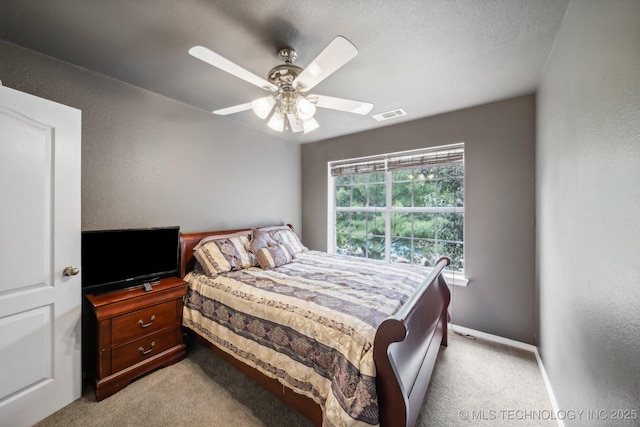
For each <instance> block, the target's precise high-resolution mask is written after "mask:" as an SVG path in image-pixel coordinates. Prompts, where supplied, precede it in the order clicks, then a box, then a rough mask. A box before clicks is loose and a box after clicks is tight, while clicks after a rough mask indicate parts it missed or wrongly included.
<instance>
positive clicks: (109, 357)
mask: <svg viewBox="0 0 640 427" xmlns="http://www.w3.org/2000/svg"><path fill="white" fill-rule="evenodd" d="M186 292H187V286H186V282H185V281H184V280H181V279H179V278H177V277H170V278H166V279H162V280H160V282H159V283H158V284H156V285H154V286H153V289H152V290H150V291H145V290H144V289H142V288H133V289H125V290H122V291H116V292H110V293H106V294H100V295H93V294H88V295H86V298H87V300H88V304H87V306H88V311H90V313H89V316H88V318H89V322H88V323H89V324H88V327H89V328H90V329H89V331H87V332H88V333H87V334H86V335H87V336H88V337H89V342H88V343H86V345H87V347H86V348H87V349H88V351H89V356H90V357H89V359H88V360H89V365H90V366H88V369H87V373H88V374H89V375H90V376H91V377H92V378H93V383H94V385H95V391H96V398H97V400H102V399H104V398H106V397H109V396H111V395H112V394H114V393H116V392H117V391H119V390H121V389H122V388H124V387H126V386H127V385H128V384H129V383H130V382H131V380H133V379H135V378H137V377H139V376H141V375H144V374H146V373H148V372H150V371H152V370H153V369H156V368H158V367H161V366H168V365H171V364H173V363H176V362H178V361H180V360H182V359H183V358H184V357H185V356H186V354H187V352H186V345H185V344H184V342H183V339H182V304H183V297H184V295H185V294H186Z"/></svg>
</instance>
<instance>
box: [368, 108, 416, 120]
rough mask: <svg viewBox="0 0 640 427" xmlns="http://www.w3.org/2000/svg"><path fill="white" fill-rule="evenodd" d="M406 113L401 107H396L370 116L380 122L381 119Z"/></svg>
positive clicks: (392, 117) (393, 117)
mask: <svg viewBox="0 0 640 427" xmlns="http://www.w3.org/2000/svg"><path fill="white" fill-rule="evenodd" d="M406 115H407V113H406V112H405V111H404V110H403V109H402V108H398V109H397V110H391V111H387V112H385V113H380V114H375V115H373V116H371V117H373V118H374V119H376V120H377V121H379V122H381V121H383V120H389V119H395V118H396V117H401V116H406Z"/></svg>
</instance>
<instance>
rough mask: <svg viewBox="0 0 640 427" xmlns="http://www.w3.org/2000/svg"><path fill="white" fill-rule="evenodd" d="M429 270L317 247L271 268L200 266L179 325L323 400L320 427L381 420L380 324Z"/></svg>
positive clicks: (192, 276)
mask: <svg viewBox="0 0 640 427" xmlns="http://www.w3.org/2000/svg"><path fill="white" fill-rule="evenodd" d="M425 277H426V274H425V273H424V270H420V269H418V268H411V267H407V266H401V265H389V264H384V263H380V262H377V261H371V260H366V259H358V258H349V257H343V256H339V255H329V254H326V253H324V252H317V251H307V252H303V253H300V254H297V255H296V258H295V259H294V260H293V262H291V263H289V264H286V265H283V266H281V267H278V268H276V269H273V270H263V269H261V268H259V267H252V268H247V269H243V270H239V271H232V272H228V273H223V274H220V275H218V276H207V275H205V274H204V272H202V270H201V269H199V268H197V267H196V269H195V270H194V271H193V272H191V273H189V274H188V275H187V277H186V280H187V281H188V282H189V289H188V294H187V300H186V302H185V308H184V316H183V323H184V325H185V326H186V327H188V328H190V329H192V330H194V331H195V332H197V333H198V334H200V335H202V336H203V337H205V338H206V339H208V340H209V341H211V342H212V343H214V344H216V345H218V346H219V347H220V348H222V349H223V350H224V351H226V352H228V353H230V354H231V355H232V356H234V357H236V358H238V359H240V360H242V361H243V362H245V363H246V364H248V365H250V366H253V367H254V368H257V369H258V370H260V371H261V372H262V373H264V374H266V375H268V376H270V377H272V378H276V379H277V380H278V381H280V382H281V383H282V384H285V385H286V386H288V387H290V388H292V389H294V390H295V391H297V392H299V393H301V394H303V395H306V396H308V397H310V398H312V399H313V400H314V401H316V402H317V403H319V404H320V405H321V407H322V409H323V415H324V416H323V425H324V426H346V425H349V426H352V425H353V426H357V425H377V424H378V403H377V394H376V386H375V384H376V383H375V375H376V370H375V364H374V361H373V340H374V337H375V331H376V328H377V326H378V325H379V324H380V323H381V322H382V321H383V320H384V319H385V318H387V317H388V316H389V315H391V314H393V313H395V312H396V311H397V310H398V308H399V307H400V306H401V305H402V304H403V303H404V302H405V301H406V300H407V299H408V298H409V297H410V296H411V294H412V293H413V291H414V290H415V289H416V288H417V287H418V286H419V285H420V284H421V283H422V282H423V280H424V279H425Z"/></svg>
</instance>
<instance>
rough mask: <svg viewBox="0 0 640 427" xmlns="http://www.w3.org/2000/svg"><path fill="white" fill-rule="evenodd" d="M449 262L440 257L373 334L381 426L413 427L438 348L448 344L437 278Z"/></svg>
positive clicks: (442, 289) (443, 295)
mask: <svg viewBox="0 0 640 427" xmlns="http://www.w3.org/2000/svg"><path fill="white" fill-rule="evenodd" d="M450 263H451V260H450V259H449V258H447V257H443V258H441V259H440V260H439V261H438V262H437V264H436V267H435V268H434V269H433V271H432V272H431V274H430V275H429V277H427V279H426V280H425V281H424V282H423V284H422V286H421V287H420V289H419V290H418V291H417V292H416V293H415V294H414V295H413V296H412V297H411V299H409V300H408V301H407V302H406V303H405V304H404V305H403V306H402V307H401V308H400V310H398V312H397V313H396V314H395V315H393V316H391V317H389V318H387V319H386V320H384V321H383V322H382V323H381V324H380V326H379V327H378V330H377V332H376V337H375V340H374V344H373V359H374V361H375V363H376V382H377V388H378V405H379V409H380V425H381V426H384V427H396V426H413V425H414V424H415V422H416V419H417V418H418V413H419V412H420V408H421V407H422V401H423V399H424V395H425V393H426V392H427V386H428V384H429V379H430V378H431V373H432V372H433V367H434V365H435V360H436V357H437V355H438V350H439V349H440V344H443V345H447V320H448V313H447V308H448V306H449V301H450V298H451V297H450V294H449V288H447V285H446V283H445V281H444V278H443V277H442V275H441V272H442V270H443V269H444V267H446V266H447V265H449V264H450Z"/></svg>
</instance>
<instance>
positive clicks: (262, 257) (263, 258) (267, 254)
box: [256, 245, 293, 270]
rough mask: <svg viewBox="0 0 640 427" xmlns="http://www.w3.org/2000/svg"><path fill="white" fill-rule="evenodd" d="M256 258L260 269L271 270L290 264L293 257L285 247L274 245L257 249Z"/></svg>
mask: <svg viewBox="0 0 640 427" xmlns="http://www.w3.org/2000/svg"><path fill="white" fill-rule="evenodd" d="M256 258H257V259H258V264H260V267H262V268H263V269H264V270H271V269H272V268H276V267H280V266H281V265H285V264H288V263H290V262H291V260H292V259H293V256H292V255H291V253H290V252H289V250H288V249H287V248H286V247H285V245H275V246H267V247H264V248H260V249H258V251H257V252H256Z"/></svg>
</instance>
